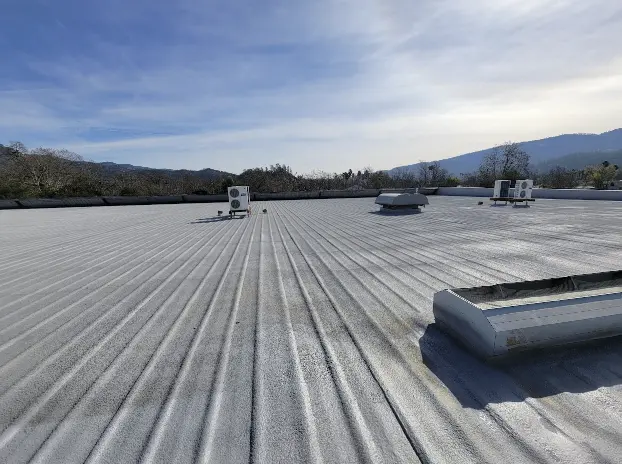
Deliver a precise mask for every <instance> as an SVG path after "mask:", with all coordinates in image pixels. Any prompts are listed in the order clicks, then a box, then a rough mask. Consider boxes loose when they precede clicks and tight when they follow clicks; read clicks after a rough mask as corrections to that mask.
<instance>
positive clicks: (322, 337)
mask: <svg viewBox="0 0 622 464" xmlns="http://www.w3.org/2000/svg"><path fill="white" fill-rule="evenodd" d="M429 200H430V206H429V207H428V208H426V209H425V210H424V211H423V212H422V213H420V214H413V215H398V216H387V215H382V214H379V213H378V212H377V206H376V205H374V199H373V198H366V199H342V200H312V201H310V200H301V201H280V202H255V203H253V211H254V214H253V216H252V217H251V218H238V219H229V218H224V219H221V218H218V217H216V216H217V215H216V213H217V211H218V210H222V209H223V204H191V205H184V204H180V205H170V206H169V205H158V206H123V207H99V208H71V209H54V210H49V209H47V210H9V211H0V462H2V463H4V462H7V463H21V462H40V463H81V462H93V463H94V462H98V463H99V462H124V463H127V462H137V461H142V462H162V463H173V462H175V463H186V462H187V463H190V462H215V463H221V462H227V463H228V462H231V463H238V462H256V463H276V462H287V463H294V462H334V463H345V462H348V463H350V462H391V463H397V462H419V461H422V462H433V463H445V462H446V463H455V462H459V463H500V462H508V463H509V462H511V463H519V462H551V463H553V462H555V463H557V462H567V463H577V462H581V463H589V462H619V460H620V456H621V455H622V362H621V361H622V342H620V341H619V340H618V339H609V340H606V341H603V342H602V343H598V344H594V345H590V346H581V347H574V348H572V349H565V350H561V351H560V350H556V351H552V352H543V353H539V354H538V355H536V356H533V357H529V358H526V359H521V360H517V361H516V362H514V363H512V364H508V365H489V364H485V363H483V362H482V361H480V360H478V359H477V358H475V357H474V356H472V355H471V354H469V353H468V352H467V351H466V350H464V349H463V348H462V347H461V346H460V345H458V344H457V343H456V342H455V341H454V340H453V339H452V338H450V337H449V336H448V335H445V334H444V333H442V332H440V331H439V330H438V329H436V328H435V326H429V324H431V323H432V322H433V320H434V317H433V314H432V297H433V295H434V293H435V292H436V291H439V290H441V289H444V288H456V287H458V288H462V287H472V286H478V285H487V284H495V283H500V282H515V281H519V280H532V279H541V278H546V277H557V276H564V275H570V274H579V273H588V272H598V271H606V270H610V269H619V268H620V262H622V247H621V246H620V245H621V242H622V232H621V231H622V203H615V202H597V201H558V200H538V201H537V202H536V203H535V205H534V206H533V207H531V208H525V209H520V208H512V207H510V206H508V207H488V205H484V206H477V199H475V198H457V197H452V198H449V197H437V196H431V197H429ZM263 208H267V210H268V213H267V214H265V215H264V214H261V213H260V211H261V210H262V209H263ZM258 213H259V214H258Z"/></svg>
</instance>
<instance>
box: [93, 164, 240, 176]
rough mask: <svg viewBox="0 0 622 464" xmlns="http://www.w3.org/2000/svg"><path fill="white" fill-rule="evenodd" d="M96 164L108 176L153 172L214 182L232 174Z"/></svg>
mask: <svg viewBox="0 0 622 464" xmlns="http://www.w3.org/2000/svg"><path fill="white" fill-rule="evenodd" d="M96 164H98V165H100V166H101V167H103V168H104V170H105V171H106V172H108V173H110V174H118V173H121V172H136V173H139V172H153V173H154V174H155V173H158V174H167V175H168V176H170V177H173V178H176V177H181V176H183V175H193V176H196V177H199V178H201V179H203V180H215V179H221V178H223V177H228V176H233V174H230V173H228V172H224V171H218V170H217V169H210V168H206V169H201V170H199V171H192V170H189V169H156V168H148V167H145V166H134V165H133V164H117V163H112V162H110V161H105V162H102V163H96Z"/></svg>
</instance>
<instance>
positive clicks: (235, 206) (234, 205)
mask: <svg viewBox="0 0 622 464" xmlns="http://www.w3.org/2000/svg"><path fill="white" fill-rule="evenodd" d="M232 192H233V190H232ZM236 192H237V190H236ZM231 207H232V208H233V209H238V208H239V207H240V200H233V201H231Z"/></svg>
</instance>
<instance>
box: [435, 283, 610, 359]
mask: <svg viewBox="0 0 622 464" xmlns="http://www.w3.org/2000/svg"><path fill="white" fill-rule="evenodd" d="M434 317H435V320H436V322H437V323H438V325H439V326H440V327H441V329H444V330H446V331H447V332H448V333H450V334H451V335H453V336H454V337H455V338H457V339H458V340H459V341H460V342H462V343H463V344H464V345H465V346H466V347H467V348H468V349H470V350H471V351H473V352H475V353H476V354H478V355H479V356H481V357H483V358H495V357H499V356H503V355H508V354H511V353H513V352H518V351H523V350H529V349H532V348H541V347H548V346H557V345H565V344H570V343H577V342H584V341H588V340H594V339H599V338H605V337H612V336H616V335H622V271H611V272H602V273H596V274H583V275H574V276H569V277H562V278H556V279H545V280H534V281H527V282H517V283H507V284H499V285H491V286H484V287H472V288H458V289H449V290H443V291H441V292H438V293H436V294H435V295H434Z"/></svg>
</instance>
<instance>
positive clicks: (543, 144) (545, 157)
mask: <svg viewBox="0 0 622 464" xmlns="http://www.w3.org/2000/svg"><path fill="white" fill-rule="evenodd" d="M521 147H522V148H523V150H525V151H526V152H527V153H529V155H531V163H532V164H534V165H536V166H538V165H541V164H543V163H545V162H548V161H551V160H554V159H559V158H562V157H564V156H567V155H570V154H573V153H594V152H607V151H617V150H621V149H622V129H615V130H612V131H609V132H604V133H602V134H565V135H558V136H556V137H549V138H546V139H541V140H532V141H529V142H522V143H521ZM492 150H493V148H487V149H486V150H480V151H476V152H473V153H466V154H464V155H460V156H455V157H453V158H447V159H443V160H439V163H440V165H441V167H443V168H445V169H447V170H448V171H449V172H450V173H452V174H456V175H459V174H461V173H467V172H473V171H475V170H476V169H477V168H478V167H479V165H480V163H481V161H482V158H484V156H486V155H487V154H489V153H490V152H491V151H492ZM605 159H606V158H605ZM609 161H610V162H613V161H611V160H609ZM419 164H420V163H415V164H410V165H407V166H400V167H397V168H393V169H391V170H390V171H388V172H389V174H395V173H397V172H403V171H406V172H408V171H415V170H417V168H418V167H419ZM591 164H593V163H591ZM616 164H617V163H616Z"/></svg>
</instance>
